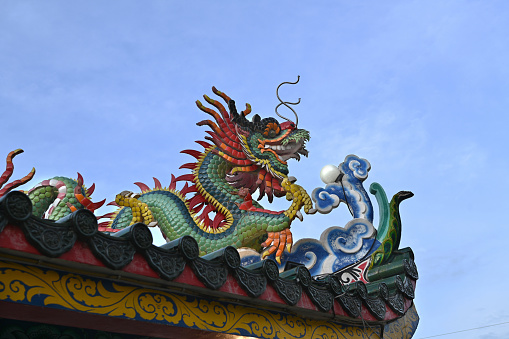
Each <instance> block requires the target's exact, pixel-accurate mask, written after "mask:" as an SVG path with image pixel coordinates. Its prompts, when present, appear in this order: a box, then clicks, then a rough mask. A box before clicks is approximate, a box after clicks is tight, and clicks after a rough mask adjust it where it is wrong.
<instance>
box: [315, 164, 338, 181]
mask: <svg viewBox="0 0 509 339" xmlns="http://www.w3.org/2000/svg"><path fill="white" fill-rule="evenodd" d="M340 174H341V171H340V170H339V168H338V167H337V166H334V165H325V166H323V168H322V170H321V171H320V179H322V181H323V182H324V183H325V184H332V183H333V182H336V179H337V178H338V177H339V175H340Z"/></svg>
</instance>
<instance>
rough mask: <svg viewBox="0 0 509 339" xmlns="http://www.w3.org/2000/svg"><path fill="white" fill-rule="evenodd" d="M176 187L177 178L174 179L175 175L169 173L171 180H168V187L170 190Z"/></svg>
mask: <svg viewBox="0 0 509 339" xmlns="http://www.w3.org/2000/svg"><path fill="white" fill-rule="evenodd" d="M176 187H177V179H175V176H174V175H173V174H172V175H171V181H170V187H168V188H169V189H170V190H172V191H174V190H175V188H176Z"/></svg>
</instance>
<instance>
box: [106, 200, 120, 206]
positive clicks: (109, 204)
mask: <svg viewBox="0 0 509 339" xmlns="http://www.w3.org/2000/svg"><path fill="white" fill-rule="evenodd" d="M106 206H117V207H120V205H119V204H117V203H116V202H115V201H111V202H109V203H108V204H107V205H106Z"/></svg>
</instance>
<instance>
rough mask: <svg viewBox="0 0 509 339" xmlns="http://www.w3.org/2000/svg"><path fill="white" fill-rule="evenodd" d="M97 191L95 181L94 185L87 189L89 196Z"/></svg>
mask: <svg viewBox="0 0 509 339" xmlns="http://www.w3.org/2000/svg"><path fill="white" fill-rule="evenodd" d="M94 191H95V183H93V184H92V186H90V187H89V188H88V189H87V196H91V195H92V193H94Z"/></svg>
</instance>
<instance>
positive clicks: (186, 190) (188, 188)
mask: <svg viewBox="0 0 509 339" xmlns="http://www.w3.org/2000/svg"><path fill="white" fill-rule="evenodd" d="M191 192H198V188H196V185H192V186H188V185H187V182H186V184H185V185H184V188H183V189H182V190H181V191H180V193H182V195H186V194H188V193H191Z"/></svg>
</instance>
